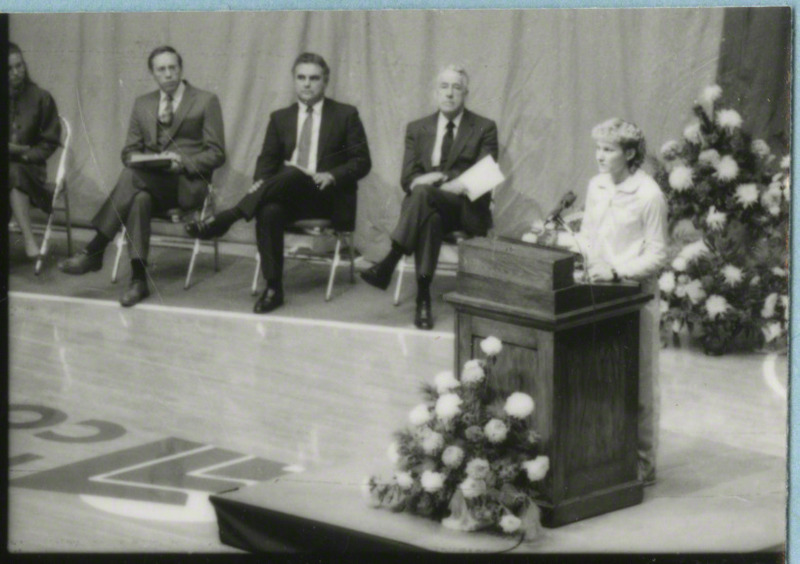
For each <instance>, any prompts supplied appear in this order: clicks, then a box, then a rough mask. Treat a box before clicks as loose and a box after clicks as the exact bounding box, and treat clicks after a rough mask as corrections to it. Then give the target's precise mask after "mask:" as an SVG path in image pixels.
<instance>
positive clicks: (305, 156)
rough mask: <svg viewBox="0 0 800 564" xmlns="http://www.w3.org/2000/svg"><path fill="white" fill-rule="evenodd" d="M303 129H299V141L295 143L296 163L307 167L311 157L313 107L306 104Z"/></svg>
mask: <svg viewBox="0 0 800 564" xmlns="http://www.w3.org/2000/svg"><path fill="white" fill-rule="evenodd" d="M307 112H308V113H307V114H306V119H305V121H304V122H303V129H301V130H300V141H299V142H298V144H297V164H298V165H300V166H301V167H303V168H307V167H308V161H309V159H310V157H311V126H312V125H313V121H314V120H313V114H312V112H313V108H312V107H311V106H308V110H307Z"/></svg>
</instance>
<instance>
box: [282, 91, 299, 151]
mask: <svg viewBox="0 0 800 564" xmlns="http://www.w3.org/2000/svg"><path fill="white" fill-rule="evenodd" d="M299 111H300V104H298V103H297V102H295V103H294V104H292V105H291V106H289V108H288V111H287V112H286V124H285V126H284V127H285V129H284V131H286V158H285V159H284V160H286V161H288V160H289V159H291V158H292V155H293V154H294V148H295V147H296V146H297V112H299Z"/></svg>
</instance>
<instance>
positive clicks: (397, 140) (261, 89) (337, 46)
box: [10, 8, 725, 259]
mask: <svg viewBox="0 0 800 564" xmlns="http://www.w3.org/2000/svg"><path fill="white" fill-rule="evenodd" d="M724 13H725V11H724V10H723V9H717V8H704V9H656V8H646V9H627V10H596V9H591V10H589V9H572V10H491V11H486V10H484V11H446V10H444V11H442V10H437V11H433V10H431V11H388V10H387V11H361V12H335V11H328V12H324V11H316V12H300V11H296V12H295V11H291V12H290V11H285V12H218V13H149V14H148V13H145V14H141V13H139V14H136V13H123V14H113V13H106V14H19V15H13V16H11V25H10V27H11V29H10V36H11V40H12V41H14V42H16V43H18V44H19V45H20V47H21V48H22V49H23V51H24V53H25V56H26V59H27V61H28V66H29V70H30V74H31V76H32V78H33V79H34V80H35V81H36V82H38V83H39V84H40V86H42V87H44V88H46V89H48V90H49V91H50V92H51V93H52V94H53V95H54V97H55V98H56V101H57V103H58V106H59V109H60V111H61V113H62V115H64V116H65V117H66V118H67V119H69V120H70V122H71V123H72V125H73V130H74V143H73V154H72V158H71V170H70V173H69V177H68V181H69V186H70V190H71V194H72V195H71V200H72V203H73V204H72V205H73V208H74V210H75V215H76V217H77V218H78V220H79V221H82V222H88V220H89V219H90V218H91V217H92V215H93V214H94V212H95V211H96V209H97V208H98V206H99V205H100V203H101V202H102V201H103V199H104V198H105V197H106V195H107V194H108V193H109V192H110V190H111V189H112V187H113V184H114V182H115V180H116V178H117V176H118V174H119V171H120V167H121V163H120V158H119V153H120V149H121V148H122V143H123V140H124V137H125V132H126V129H127V124H128V119H129V116H130V112H131V107H132V105H133V100H134V98H135V97H136V96H138V95H141V94H143V93H145V92H148V91H150V90H153V89H154V83H153V81H152V78H151V77H150V74H149V72H148V69H147V62H146V57H147V54H148V53H149V51H150V50H151V49H152V48H153V47H155V46H157V45H160V44H164V43H167V44H170V45H172V46H174V47H175V48H176V49H178V51H180V52H181V54H182V55H183V60H184V77H185V78H186V79H188V80H189V81H190V82H191V83H192V84H194V85H196V86H198V87H200V88H203V89H206V90H210V91H213V92H215V93H216V94H217V95H218V96H219V98H220V100H221V103H222V109H223V116H224V120H225V136H226V142H227V152H228V162H227V164H226V165H225V167H224V168H222V169H220V170H219V171H218V172H217V174H216V175H215V178H214V183H215V185H216V186H218V187H219V189H220V200H221V201H220V203H221V205H222V206H227V205H230V204H232V203H234V202H235V201H236V200H237V199H238V198H239V197H240V196H241V195H242V194H243V193H244V192H245V191H246V190H247V188H248V187H249V184H250V178H251V176H252V173H253V169H254V167H255V161H256V158H257V156H258V154H259V152H260V148H261V143H262V140H263V136H264V132H265V130H266V125H267V121H268V118H269V113H270V112H271V111H273V110H275V109H277V108H280V107H283V106H285V105H287V104H289V103H291V102H292V101H293V85H292V80H291V65H292V62H293V60H294V58H295V56H296V55H297V54H298V53H300V52H301V51H306V50H308V51H314V52H317V53H319V54H321V55H322V56H324V57H325V59H326V60H327V61H328V63H329V65H330V66H331V81H330V85H329V88H328V94H329V95H330V96H331V97H332V98H335V99H337V100H340V101H343V102H347V103H350V104H354V105H356V106H357V107H358V108H359V110H360V112H361V117H362V120H363V122H364V126H365V128H366V131H367V136H368V139H369V145H370V149H371V152H372V159H373V166H372V172H371V173H370V174H369V176H367V177H366V178H365V179H364V180H363V181H362V182H361V183H360V190H359V209H358V219H357V233H356V245H357V246H358V247H359V249H360V250H361V252H362V253H364V254H365V255H366V256H367V257H368V258H371V259H375V258H377V257H379V256H380V255H382V254H383V253H384V252H385V251H386V250H387V249H388V233H389V232H390V230H391V229H392V228H393V227H394V223H395V221H396V219H397V217H398V215H399V210H400V202H401V198H402V192H401V190H400V188H399V184H398V181H399V177H400V166H401V161H402V154H403V136H404V131H405V125H406V123H407V122H408V121H410V120H412V119H416V118H418V117H421V116H423V115H427V114H429V113H432V112H433V111H434V110H435V104H434V100H433V85H434V78H435V75H436V73H437V70H438V69H439V68H440V67H441V66H443V65H445V64H447V63H450V62H457V63H461V64H463V65H464V66H465V67H466V68H467V69H468V71H469V73H470V77H471V84H470V94H469V98H468V100H467V105H468V107H469V108H471V109H472V110H474V111H475V112H477V113H479V114H482V115H485V116H487V117H490V118H492V119H494V120H496V121H497V124H498V127H499V138H500V159H499V160H500V166H501V168H502V169H503V171H504V172H505V174H506V176H507V177H508V180H507V181H506V182H505V183H504V184H503V185H501V186H500V187H499V188H498V190H497V191H496V194H495V209H494V216H495V229H496V231H497V232H498V233H499V234H500V235H509V236H518V235H520V234H521V233H523V232H524V231H525V230H526V229H527V227H528V226H529V225H530V223H531V222H532V221H533V220H535V219H538V218H541V217H542V216H543V215H544V214H546V213H547V212H548V211H549V209H550V208H552V207H553V206H554V205H555V204H556V203H557V202H558V200H559V199H560V197H561V195H562V194H563V193H564V192H566V191H567V190H570V189H572V190H575V191H576V192H577V193H578V195H579V201H578V204H577V205H578V206H580V205H582V202H583V197H584V196H585V191H586V184H587V181H588V179H589V178H590V177H591V176H592V175H593V174H595V172H596V166H595V162H594V145H593V142H592V140H591V137H590V131H591V128H592V127H593V126H594V125H595V124H597V123H598V122H600V121H602V120H604V119H606V118H608V117H611V116H619V117H624V118H626V119H629V120H632V121H634V122H636V123H637V124H639V125H640V126H641V127H642V129H643V130H644V132H645V135H646V137H647V141H648V145H649V148H650V149H651V150H653V151H657V149H658V148H659V147H660V145H661V144H662V143H663V142H664V141H666V140H667V139H670V138H673V137H675V136H678V135H680V133H681V131H682V130H683V127H684V126H685V124H686V123H687V121H688V120H689V119H690V117H691V116H690V109H691V103H692V101H693V100H694V99H695V98H696V97H697V95H698V93H699V92H700V91H701V89H702V88H703V87H705V86H706V85H708V84H711V83H713V82H714V80H715V76H716V72H717V65H718V54H719V47H720V39H721V33H722V24H723V16H724ZM227 238H229V239H231V240H237V241H246V242H252V241H253V226H252V224H246V223H244V222H240V224H238V225H237V226H236V227H235V229H234V230H232V231H231V233H230V234H228V236H227Z"/></svg>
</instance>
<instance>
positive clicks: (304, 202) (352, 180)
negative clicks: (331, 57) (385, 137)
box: [186, 53, 372, 313]
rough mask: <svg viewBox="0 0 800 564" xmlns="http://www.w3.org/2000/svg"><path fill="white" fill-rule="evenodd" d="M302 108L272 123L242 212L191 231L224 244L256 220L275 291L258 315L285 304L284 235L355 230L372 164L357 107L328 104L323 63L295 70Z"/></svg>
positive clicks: (310, 56)
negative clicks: (291, 226) (312, 225)
mask: <svg viewBox="0 0 800 564" xmlns="http://www.w3.org/2000/svg"><path fill="white" fill-rule="evenodd" d="M292 74H293V76H294V86H295V91H296V94H297V102H296V103H294V104H292V105H291V106H289V107H288V108H283V109H281V110H277V111H275V112H273V113H272V115H270V119H269V125H268V126H267V133H266V136H265V137H264V144H263V146H262V148H261V155H260V156H259V157H258V161H257V162H256V169H255V173H254V174H253V185H252V187H251V188H250V190H249V191H248V193H247V194H246V195H245V196H244V197H243V198H242V199H241V200H240V201H239V203H238V204H236V206H234V207H232V208H230V209H227V210H223V211H221V212H219V213H218V214H216V215H215V216H214V217H211V218H208V219H206V220H205V221H197V222H192V223H188V224H187V225H186V231H187V232H188V233H189V234H190V235H192V236H197V237H200V238H201V239H209V238H212V237H219V236H221V235H223V234H224V233H226V232H227V231H228V229H230V227H231V225H233V224H234V223H235V222H236V221H238V220H240V219H246V220H247V221H250V220H251V219H252V218H253V217H255V218H256V242H257V244H258V252H259V253H260V254H261V270H262V274H263V275H264V278H265V279H266V281H267V288H266V289H265V290H264V292H263V294H261V296H260V297H259V298H258V300H257V301H256V303H255V307H254V308H253V311H255V313H268V312H270V311H273V310H274V309H276V308H277V307H280V306H281V305H282V304H283V235H284V233H283V232H284V228H285V226H286V224H287V223H290V222H292V221H296V220H299V219H309V218H323V219H331V220H332V221H333V226H334V227H335V228H337V229H343V230H352V229H353V227H354V225H355V213H356V190H357V188H358V184H357V182H358V180H360V179H361V178H363V177H364V176H366V175H367V173H368V172H369V171H370V168H371V167H372V161H371V159H370V155H369V147H368V146H367V136H366V133H365V132H364V126H363V125H362V124H361V119H360V118H359V117H358V110H357V109H356V108H355V107H354V106H350V105H347V104H342V103H339V102H336V101H334V100H331V99H330V98H326V97H325V89H326V87H327V85H328V78H329V76H330V69H329V68H328V64H327V63H326V62H325V59H323V58H322V57H321V56H319V55H317V54H315V53H303V54H301V55H300V56H298V57H297V59H295V62H294V65H293V66H292Z"/></svg>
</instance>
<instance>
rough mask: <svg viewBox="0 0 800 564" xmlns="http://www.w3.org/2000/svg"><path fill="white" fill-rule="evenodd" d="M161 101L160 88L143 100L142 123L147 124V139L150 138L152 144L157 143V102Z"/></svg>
mask: <svg viewBox="0 0 800 564" xmlns="http://www.w3.org/2000/svg"><path fill="white" fill-rule="evenodd" d="M160 101H161V90H156V91H155V92H151V93H150V95H149V98H148V99H147V100H145V104H144V108H142V109H143V110H144V113H145V117H146V119H145V120H144V123H145V124H147V139H150V140H151V143H152V144H153V145H157V144H158V103H159V102H160Z"/></svg>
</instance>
